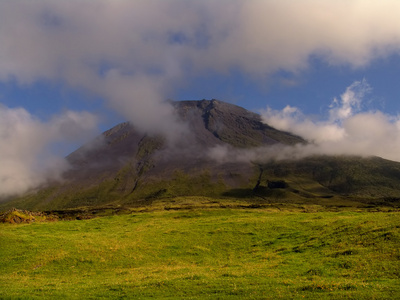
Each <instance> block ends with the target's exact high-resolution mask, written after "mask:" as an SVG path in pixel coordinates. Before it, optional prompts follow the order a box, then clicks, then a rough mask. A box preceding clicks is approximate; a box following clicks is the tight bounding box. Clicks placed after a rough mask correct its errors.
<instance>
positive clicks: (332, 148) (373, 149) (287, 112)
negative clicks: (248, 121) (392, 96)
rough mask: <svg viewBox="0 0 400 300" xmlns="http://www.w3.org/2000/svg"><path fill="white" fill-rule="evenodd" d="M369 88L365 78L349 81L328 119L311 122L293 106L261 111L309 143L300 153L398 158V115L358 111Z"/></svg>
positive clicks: (277, 125) (399, 148)
mask: <svg viewBox="0 0 400 300" xmlns="http://www.w3.org/2000/svg"><path fill="white" fill-rule="evenodd" d="M371 90H372V89H371V87H370V86H369V85H368V83H367V82H366V81H365V80H363V81H356V82H354V83H353V84H351V85H350V86H349V87H348V88H347V89H346V91H345V92H344V93H343V94H342V95H341V96H340V99H337V98H335V99H334V100H333V103H332V105H331V106H330V110H329V116H330V117H329V119H327V120H320V121H313V120H311V119H310V118H308V117H307V116H305V115H303V114H302V113H301V112H300V110H299V109H298V108H294V107H286V108H284V109H283V110H282V111H274V110H271V109H269V108H267V109H266V110H264V111H262V112H261V114H262V116H263V119H264V121H265V122H266V123H268V124H269V125H271V126H273V127H275V128H277V129H281V130H286V131H290V132H293V133H295V134H298V135H300V136H302V137H304V138H305V139H307V140H309V141H311V142H312V143H311V144H309V145H307V146H304V147H303V149H302V154H301V155H302V156H306V155H310V154H332V155H335V154H353V155H365V156H370V155H376V156H381V157H384V158H387V159H391V160H396V161H400V151H399V150H400V126H399V125H400V117H399V116H393V115H388V114H384V113H383V112H380V111H362V110H361V107H362V105H363V100H365V99H364V97H365V96H366V95H367V94H368V93H369V92H371ZM296 153H298V151H296Z"/></svg>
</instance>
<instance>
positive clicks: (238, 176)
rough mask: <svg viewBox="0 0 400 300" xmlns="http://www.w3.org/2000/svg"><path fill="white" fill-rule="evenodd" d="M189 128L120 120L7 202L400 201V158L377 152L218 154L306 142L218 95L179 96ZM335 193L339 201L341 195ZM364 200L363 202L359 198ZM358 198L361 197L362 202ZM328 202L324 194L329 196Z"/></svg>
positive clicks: (27, 205) (39, 206)
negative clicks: (282, 156)
mask: <svg viewBox="0 0 400 300" xmlns="http://www.w3.org/2000/svg"><path fill="white" fill-rule="evenodd" d="M172 105H173V106H174V108H175V111H176V115H177V118H178V119H179V120H180V122H182V124H185V125H184V126H186V129H187V130H186V134H185V135H184V136H183V137H182V138H181V139H180V140H178V141H177V142H175V143H174V144H170V143H168V142H167V141H166V140H165V138H164V137H162V136H156V135H147V134H143V133H141V132H139V131H137V130H136V129H135V128H134V127H133V126H132V125H131V124H130V123H122V124H119V125H117V126H115V127H113V128H112V129H110V130H108V131H106V132H104V133H103V134H102V135H101V136H99V137H98V138H97V139H95V140H94V141H92V142H89V143H87V144H86V145H84V146H82V147H81V148H80V149H78V150H76V151H75V152H73V153H71V154H70V155H69V156H68V157H67V158H66V159H67V160H68V162H69V163H70V165H71V169H70V170H69V171H68V172H66V174H65V176H64V177H65V181H64V182H62V183H57V182H56V183H52V184H50V185H49V186H48V187H46V188H43V189H41V190H39V191H37V192H35V193H31V194H29V195H26V196H24V197H21V198H19V199H15V200H13V201H11V202H8V203H3V204H2V205H1V206H0V208H1V207H11V206H15V207H18V208H23V209H30V210H50V209H64V208H74V207H81V206H98V205H105V204H113V205H120V204H123V205H129V206H137V205H146V204H149V203H151V202H152V201H154V200H155V199H160V198H172V197H177V196H194V195H201V196H209V197H245V198H246V199H250V200H251V199H253V200H257V201H262V202H263V201H264V202H271V201H294V202H295V201H299V202H304V201H306V202H307V201H308V202H309V201H314V202H316V203H318V201H319V200H318V199H332V198H334V197H336V198H340V199H342V198H343V197H347V198H348V197H349V195H350V196H351V197H353V198H354V197H355V198H357V199H358V200H359V201H360V202H361V203H364V202H368V201H369V202H371V201H370V200H368V201H367V200H365V199H366V198H368V199H370V198H373V199H374V200H373V201H375V202H376V201H378V202H382V201H383V202H384V203H390V205H397V203H398V199H400V191H399V187H400V164H399V163H395V162H390V161H387V160H383V159H378V158H370V159H362V158H358V157H323V156H322V157H312V158H307V159H302V160H298V161H279V162H269V163H254V162H251V160H245V159H242V160H241V159H235V160H223V161H221V160H218V159H216V157H213V155H212V153H213V152H212V151H211V150H212V149H218V147H223V148H224V149H251V148H254V147H258V146H262V147H263V148H262V149H263V151H266V152H268V151H270V150H269V149H272V148H270V147H272V146H274V145H279V144H284V145H294V144H298V143H306V142H305V141H304V140H303V139H301V138H300V137H297V136H295V135H292V134H290V133H287V132H282V131H279V130H276V129H274V128H272V127H270V126H268V125H266V124H263V123H262V122H261V118H260V116H259V115H258V114H255V113H253V112H249V111H247V110H245V109H244V108H241V107H238V106H235V105H232V104H228V103H224V102H221V101H217V100H202V101H181V102H173V103H172ZM336 198H335V199H336ZM360 199H361V200H360ZM358 200H357V201H358ZM324 201H325V200H324Z"/></svg>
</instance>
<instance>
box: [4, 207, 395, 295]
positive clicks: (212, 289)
mask: <svg viewBox="0 0 400 300" xmlns="http://www.w3.org/2000/svg"><path fill="white" fill-rule="evenodd" d="M399 217H400V214H399V212H366V211H364V212H362V211H361V212H360V211H358V212H356V211H342V212H313V213H303V212H300V211H289V210H286V211H285V210H282V209H281V210H277V209H276V210H274V209H273V208H271V209H229V208H225V209H221V208H208V209H190V210H158V211H153V212H132V213H130V214H124V215H115V216H105V217H98V218H94V219H89V220H74V221H57V222H41V223H39V222H38V223H31V224H19V225H15V224H0V258H1V264H0V298H1V299H102V298H111V299H122V298H135V299H149V298H153V299H154V298H155V299H163V298H171V299H277V298H278V299H279V298H281V299H303V298H306V299H396V298H397V299H399V298H400V284H399V282H400V280H399V279H400V278H399V277H400V247H399V246H400V218H399Z"/></svg>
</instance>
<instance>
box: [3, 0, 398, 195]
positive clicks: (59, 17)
mask: <svg viewBox="0 0 400 300" xmlns="http://www.w3.org/2000/svg"><path fill="white" fill-rule="evenodd" d="M399 11H400V1H398V0H382V1H375V0H338V1H329V0H328V1H318V0H282V1H273V0H254V1H245V0H244V1H240V0H237V1H234V0H219V1H212V0H191V1H189V0H168V1H162V0H146V1H135V0H133V1H128V0H116V1H106V0H98V1H89V0H69V1H52V0H37V1H29V0H15V1H12V0H5V1H2V2H0V140H1V141H0V164H1V165H2V166H3V168H2V169H1V170H0V185H2V186H0V190H2V191H3V192H0V196H1V194H2V193H3V194H4V195H8V194H12V193H14V192H15V191H24V190H26V189H28V188H31V187H34V186H37V185H38V184H41V183H43V182H44V181H46V180H47V178H49V176H50V177H53V178H56V177H57V176H62V171H63V170H65V168H67V166H65V165H64V163H65V162H64V161H63V157H64V156H65V155H67V154H68V153H70V152H71V151H73V150H74V149H76V148H77V147H78V146H79V145H81V144H82V143H84V142H85V141H87V140H90V139H91V138H93V137H95V136H96V135H98V134H99V133H100V132H102V131H104V130H106V129H108V128H110V127H111V126H113V125H116V124H117V123H119V122H122V121H125V120H128V121H130V122H132V124H134V126H136V127H137V128H138V129H139V130H142V131H143V132H149V133H163V134H166V135H167V137H168V138H169V139H171V140H174V139H176V138H177V137H179V136H180V135H181V134H182V133H183V132H184V128H182V126H181V124H179V122H177V121H176V119H175V116H174V114H173V111H172V109H171V107H170V106H169V105H168V104H166V103H165V100H166V99H174V100H199V99H212V98H215V99H220V100H223V101H228V102H231V103H234V104H237V105H240V106H243V107H245V108H247V109H249V110H252V111H256V112H259V113H260V114H261V115H262V117H263V120H264V121H265V122H266V123H268V124H270V125H272V126H275V127H276V128H278V129H282V130H288V131H292V132H294V133H296V134H299V135H301V136H304V137H305V138H307V139H308V140H309V141H310V142H312V143H313V144H314V145H316V146H315V147H317V148H315V149H307V151H309V152H310V153H329V154H360V155H378V156H382V157H385V158H388V159H392V160H398V161H400V155H399V154H397V153H400V117H399V112H400V104H399V103H400V102H399V101H398V100H399V99H398V98H399V96H400V85H399V84H398V80H399V75H400V18H398V12H399ZM333 150H334V151H333ZM307 151H305V152H307ZM332 151H333V152H332ZM307 153H308V152H307Z"/></svg>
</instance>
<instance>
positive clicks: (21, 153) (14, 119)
mask: <svg viewBox="0 0 400 300" xmlns="http://www.w3.org/2000/svg"><path fill="white" fill-rule="evenodd" d="M96 127H97V121H96V117H95V116H93V115H92V114H90V113H87V112H83V113H77V112H72V111H66V112H65V113H64V114H62V115H59V116H54V118H53V119H52V120H50V121H49V122H47V123H44V122H42V121H40V120H38V119H37V118H35V117H34V116H32V115H31V114H30V113H29V112H27V111H26V110H25V109H23V108H7V107H5V106H1V105H0V140H1V144H0V165H1V168H0V198H1V197H7V196H12V195H17V194H22V193H24V192H26V191H28V190H29V189H31V188H34V187H37V186H39V185H41V184H43V183H45V182H46V181H47V180H50V179H51V180H59V179H61V177H60V176H61V174H62V172H63V171H65V170H66V168H68V166H67V164H66V161H64V159H62V158H59V157H57V156H55V155H53V154H52V153H51V151H50V147H51V146H52V145H54V143H57V142H60V141H65V140H70V141H79V140H81V139H87V138H88V136H91V135H92V134H93V132H94V130H95V129H96Z"/></svg>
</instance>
